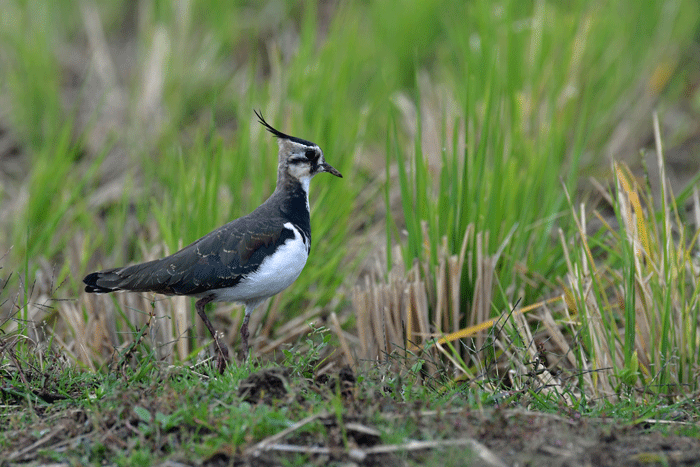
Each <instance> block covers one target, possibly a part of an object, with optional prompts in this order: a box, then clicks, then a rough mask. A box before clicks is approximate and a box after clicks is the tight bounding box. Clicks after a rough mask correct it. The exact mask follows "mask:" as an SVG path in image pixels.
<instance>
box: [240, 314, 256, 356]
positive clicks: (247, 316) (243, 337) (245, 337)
mask: <svg viewBox="0 0 700 467" xmlns="http://www.w3.org/2000/svg"><path fill="white" fill-rule="evenodd" d="M252 312H253V310H252V309H250V308H249V307H246V308H245V316H244V317H243V324H241V343H242V344H243V360H244V361H245V360H247V359H248V335H249V334H248V321H249V320H250V315H251V314H252Z"/></svg>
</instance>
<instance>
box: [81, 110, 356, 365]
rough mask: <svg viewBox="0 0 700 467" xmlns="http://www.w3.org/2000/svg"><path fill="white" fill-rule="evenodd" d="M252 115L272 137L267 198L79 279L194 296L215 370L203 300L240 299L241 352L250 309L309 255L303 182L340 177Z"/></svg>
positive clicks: (104, 288)
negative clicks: (187, 238)
mask: <svg viewBox="0 0 700 467" xmlns="http://www.w3.org/2000/svg"><path fill="white" fill-rule="evenodd" d="M255 115H256V116H257V117H258V120H259V121H260V123H261V124H262V125H263V126H264V127H265V128H266V129H267V131H269V132H270V133H272V134H273V135H275V137H277V143H278V145H279V165H278V167H277V188H276V189H275V191H274V192H273V193H272V195H271V196H270V197H269V198H268V199H267V201H265V202H264V203H263V204H261V205H260V206H258V208H257V209H255V210H254V211H253V212H251V213H250V214H248V215H247V216H243V217H241V218H239V219H236V220H234V221H232V222H229V223H228V224H226V225H224V226H222V227H219V228H218V229H216V230H214V231H213V232H211V233H209V234H207V235H205V236H204V237H202V238H200V239H199V240H197V241H196V242H194V243H192V244H191V245H189V246H187V247H185V248H183V249H182V250H180V251H178V252H177V253H175V254H173V255H170V256H168V257H166V258H162V259H158V260H155V261H149V262H146V263H141V264H135V265H133V266H125V267H121V268H113V269H105V270H104V271H99V272H93V273H92V274H88V275H87V276H85V278H84V279H83V282H84V283H85V284H86V286H85V291H86V292H91V293H109V292H115V291H129V292H154V293H159V294H164V295H187V296H192V297H196V298H198V299H199V300H197V303H196V309H197V314H199V316H200V317H201V318H202V321H204V324H205V325H206V326H207V329H209V332H210V333H211V335H212V337H213V338H214V343H215V344H216V350H217V368H218V370H219V371H220V372H223V371H224V369H225V368H226V364H227V361H228V359H229V355H228V348H227V347H226V344H225V343H224V342H222V341H221V339H219V338H218V337H217V335H216V331H214V327H213V326H212V324H211V322H210V321H209V318H207V315H206V313H205V312H204V307H205V306H206V305H207V304H208V303H209V302H239V303H242V304H243V305H245V316H244V318H243V324H242V325H241V339H242V346H243V355H244V356H245V357H246V358H247V356H248V321H249V320H250V315H251V313H252V312H253V310H254V309H255V308H256V307H257V306H258V305H260V304H261V303H262V302H264V301H265V300H266V299H268V298H270V297H272V296H273V295H275V294H278V293H279V292H281V291H283V290H284V289H286V288H287V287H289V286H290V285H291V284H292V283H293V282H294V281H295V280H296V279H297V277H299V274H300V273H301V270H302V269H304V265H305V264H306V260H307V258H308V256H309V250H310V248H311V219H310V213H309V182H310V181H311V179H312V178H313V177H314V175H316V174H318V173H321V172H328V173H330V174H333V175H335V176H336V177H341V178H342V175H341V174H340V172H338V171H337V170H336V169H334V168H333V167H331V165H330V164H328V163H327V162H326V161H325V159H324V157H323V151H321V148H319V147H318V146H317V145H316V144H314V143H312V142H310V141H306V140H304V139H301V138H295V137H294V136H289V135H287V134H284V133H282V132H281V131H279V130H276V129H275V128H273V127H272V126H270V124H268V123H267V122H266V121H265V119H264V118H263V116H262V114H261V113H260V112H258V111H255Z"/></svg>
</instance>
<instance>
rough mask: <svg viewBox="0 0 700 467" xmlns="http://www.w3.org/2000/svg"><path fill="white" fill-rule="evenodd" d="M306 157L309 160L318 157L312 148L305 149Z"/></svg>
mask: <svg viewBox="0 0 700 467" xmlns="http://www.w3.org/2000/svg"><path fill="white" fill-rule="evenodd" d="M306 158H307V159H309V160H310V161H314V160H316V159H317V158H318V153H317V152H316V151H314V150H313V149H307V150H306Z"/></svg>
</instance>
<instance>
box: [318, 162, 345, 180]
mask: <svg viewBox="0 0 700 467" xmlns="http://www.w3.org/2000/svg"><path fill="white" fill-rule="evenodd" d="M321 172H328V173H329V174H333V175H335V176H336V177H340V178H343V176H342V174H341V173H340V172H338V171H337V170H335V169H334V168H333V166H332V165H330V164H329V163H327V162H324V163H323V164H321Z"/></svg>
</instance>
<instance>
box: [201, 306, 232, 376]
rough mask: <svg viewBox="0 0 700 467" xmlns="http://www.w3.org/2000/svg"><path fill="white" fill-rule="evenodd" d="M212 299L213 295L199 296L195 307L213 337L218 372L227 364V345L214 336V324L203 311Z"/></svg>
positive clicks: (222, 370)
mask: <svg viewBox="0 0 700 467" xmlns="http://www.w3.org/2000/svg"><path fill="white" fill-rule="evenodd" d="M212 300H214V297H213V296H211V295H209V296H206V297H204V298H201V299H199V300H197V303H196V305H195V308H196V309H197V314H198V315H199V317H200V318H202V321H204V325H205V326H206V327H207V329H209V333H210V334H211V337H213V338H214V345H216V354H217V355H216V368H217V369H218V370H219V373H223V372H224V370H225V369H226V365H227V364H228V360H229V356H228V347H226V344H224V343H223V342H221V341H220V340H219V338H218V337H216V331H215V330H214V326H212V325H211V321H209V318H208V317H207V315H206V313H204V307H205V306H207V303H209V302H211V301H212Z"/></svg>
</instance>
